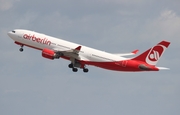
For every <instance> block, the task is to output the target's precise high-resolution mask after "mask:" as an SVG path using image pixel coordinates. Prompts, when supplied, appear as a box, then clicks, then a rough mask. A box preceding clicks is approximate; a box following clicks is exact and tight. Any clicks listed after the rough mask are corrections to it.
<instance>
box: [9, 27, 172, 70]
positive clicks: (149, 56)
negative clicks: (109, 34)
mask: <svg viewBox="0 0 180 115" xmlns="http://www.w3.org/2000/svg"><path fill="white" fill-rule="evenodd" d="M8 36H9V37H10V38H11V39H13V40H14V43H15V44H17V45H20V49H19V51H20V52H22V51H23V47H24V46H27V47H30V48H34V49H37V50H41V52H42V57H44V58H47V59H50V60H54V59H59V58H63V59H66V60H69V61H70V62H71V63H70V64H69V65H68V67H69V68H71V69H72V71H73V72H77V71H78V69H82V70H83V72H85V73H87V72H88V71H89V70H88V68H87V67H86V66H87V65H91V66H96V67H100V68H103V69H108V70H114V71H124V72H143V71H159V70H167V69H169V68H165V67H157V66H156V64H157V62H158V61H159V59H160V57H161V56H162V54H163V53H164V52H165V50H166V49H167V48H168V46H169V45H170V42H168V41H161V42H159V43H158V44H157V45H155V46H153V47H152V48H150V49H148V50H146V51H145V52H143V53H142V54H140V55H138V56H136V57H132V58H127V57H126V56H129V55H135V54H137V52H138V50H134V51H132V52H130V53H121V54H112V53H107V52H105V51H100V50H97V49H93V48H90V47H87V46H83V45H80V44H76V43H72V42H69V41H66V40H62V39H58V38H54V37H51V36H48V35H45V34H42V33H37V32H34V31H30V30H23V29H15V30H13V31H10V32H8Z"/></svg>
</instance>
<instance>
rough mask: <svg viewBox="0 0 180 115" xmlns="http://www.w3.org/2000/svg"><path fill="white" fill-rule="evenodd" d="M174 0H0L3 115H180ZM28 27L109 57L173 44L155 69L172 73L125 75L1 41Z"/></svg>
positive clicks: (179, 44) (179, 27) (178, 15)
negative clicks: (80, 67) (75, 67)
mask: <svg viewBox="0 0 180 115" xmlns="http://www.w3.org/2000/svg"><path fill="white" fill-rule="evenodd" d="M179 5H180V1H179V0H158V1H157V0H76V1H74V0H51V1H44V0H38V1H37V0H0V40H1V42H0V44H1V45H0V54H1V57H0V114H1V115H12V114H13V115H49V114H51V115H57V114H62V115H72V114H73V115H179V114H180V106H179V105H180V77H179V75H180V71H179V63H180V59H179V56H180V52H179V49H180V7H179ZM13 29H28V30H33V31H36V32H40V33H44V34H47V35H50V36H54V37H57V38H61V39H64V40H68V41H71V42H75V43H79V44H82V45H86V46H89V47H93V48H96V49H99V50H103V51H107V52H110V53H126V52H131V51H133V50H135V49H139V50H140V51H139V53H138V54H140V53H142V52H143V51H145V50H146V49H148V48H150V47H152V46H153V45H155V44H157V43H158V42H160V41H162V40H167V41H170V42H171V45H170V47H169V48H168V49H167V50H166V52H165V53H164V55H163V57H162V58H161V60H160V61H159V62H158V64H157V66H162V67H168V68H170V70H167V71H159V72H142V73H127V72H116V71H109V70H104V69H100V68H96V67H93V66H88V68H89V72H88V73H83V72H82V71H81V70H79V71H78V72H77V73H73V72H72V70H71V69H69V68H68V64H69V63H70V62H69V61H66V60H63V59H59V60H53V61H52V60H48V59H45V58H43V57H42V56H41V51H37V50H34V49H31V48H28V47H24V52H19V48H20V47H19V46H18V45H16V44H14V42H13V40H12V39H10V38H9V37H8V36H7V32H8V31H11V30H13Z"/></svg>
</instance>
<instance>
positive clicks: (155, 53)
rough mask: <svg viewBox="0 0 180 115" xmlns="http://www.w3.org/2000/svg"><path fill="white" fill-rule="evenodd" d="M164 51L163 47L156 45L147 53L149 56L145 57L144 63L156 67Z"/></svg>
mask: <svg viewBox="0 0 180 115" xmlns="http://www.w3.org/2000/svg"><path fill="white" fill-rule="evenodd" d="M165 49H166V47H165V46H162V45H157V46H155V47H153V48H151V50H150V51H149V54H148V55H147V57H146V63H148V64H150V65H156V63H157V61H158V60H159V58H160V57H161V55H162V54H163V51H164V50H165Z"/></svg>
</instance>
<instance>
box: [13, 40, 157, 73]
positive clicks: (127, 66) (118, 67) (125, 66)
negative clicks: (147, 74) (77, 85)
mask: <svg viewBox="0 0 180 115" xmlns="http://www.w3.org/2000/svg"><path fill="white" fill-rule="evenodd" d="M15 43H16V44H17V45H20V46H22V45H23V46H27V47H30V48H34V49H37V50H43V49H40V48H37V47H34V46H30V45H26V44H22V43H20V42H16V41H15ZM61 58H63V59H66V60H70V58H69V57H66V56H62V57H61ZM79 62H80V63H81V64H82V65H93V66H96V67H100V68H104V69H108V70H114V71H130V72H135V71H136V72H139V71H158V68H156V67H155V66H151V65H148V64H147V63H145V62H141V61H136V60H123V61H114V62H93V61H84V60H80V61H79ZM140 64H141V65H142V64H143V65H145V66H146V67H148V68H149V70H141V69H140V68H139V65H140ZM82 68H83V67H82Z"/></svg>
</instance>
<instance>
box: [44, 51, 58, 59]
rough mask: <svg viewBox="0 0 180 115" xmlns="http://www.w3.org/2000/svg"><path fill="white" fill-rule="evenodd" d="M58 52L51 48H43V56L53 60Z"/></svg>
mask: <svg viewBox="0 0 180 115" xmlns="http://www.w3.org/2000/svg"><path fill="white" fill-rule="evenodd" d="M55 55H56V53H55V52H54V51H53V50H50V49H47V48H45V49H43V50H42V57H44V58H47V59H51V60H53V59H54V58H55Z"/></svg>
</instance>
